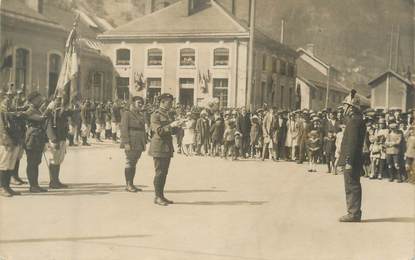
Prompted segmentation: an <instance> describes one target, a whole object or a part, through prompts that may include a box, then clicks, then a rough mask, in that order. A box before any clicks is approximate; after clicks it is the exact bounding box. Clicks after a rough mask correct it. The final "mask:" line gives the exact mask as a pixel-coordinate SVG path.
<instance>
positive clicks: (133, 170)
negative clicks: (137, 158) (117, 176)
mask: <svg viewBox="0 0 415 260" xmlns="http://www.w3.org/2000/svg"><path fill="white" fill-rule="evenodd" d="M136 171H137V168H136V167H133V168H131V186H133V187H134V189H136V190H137V191H143V190H142V189H140V188H137V187H136V186H134V178H135V173H136Z"/></svg>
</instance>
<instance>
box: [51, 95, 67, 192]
mask: <svg viewBox="0 0 415 260" xmlns="http://www.w3.org/2000/svg"><path fill="white" fill-rule="evenodd" d="M47 115H48V120H47V125H46V126H47V127H46V134H47V137H48V139H49V143H48V145H47V153H46V155H47V158H48V162H49V177H50V182H49V188H51V189H61V188H68V186H67V185H65V184H63V183H61V182H60V180H59V173H60V166H61V164H62V162H63V160H64V158H65V155H66V137H67V135H68V131H69V123H68V117H69V116H70V111H69V110H67V109H64V108H63V107H62V97H59V96H58V97H56V98H55V100H54V101H53V102H52V103H50V104H49V106H48V113H47Z"/></svg>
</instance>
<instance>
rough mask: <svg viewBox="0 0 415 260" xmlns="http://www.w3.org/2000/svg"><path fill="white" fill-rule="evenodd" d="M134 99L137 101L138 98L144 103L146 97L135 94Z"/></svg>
mask: <svg viewBox="0 0 415 260" xmlns="http://www.w3.org/2000/svg"><path fill="white" fill-rule="evenodd" d="M132 100H133V102H135V101H137V100H140V101H141V102H142V103H143V104H144V98H143V97H141V96H134V97H133V98H132Z"/></svg>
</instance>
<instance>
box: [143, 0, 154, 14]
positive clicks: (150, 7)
mask: <svg viewBox="0 0 415 260" xmlns="http://www.w3.org/2000/svg"><path fill="white" fill-rule="evenodd" d="M152 12H154V0H146V6H145V15H148V14H151V13H152Z"/></svg>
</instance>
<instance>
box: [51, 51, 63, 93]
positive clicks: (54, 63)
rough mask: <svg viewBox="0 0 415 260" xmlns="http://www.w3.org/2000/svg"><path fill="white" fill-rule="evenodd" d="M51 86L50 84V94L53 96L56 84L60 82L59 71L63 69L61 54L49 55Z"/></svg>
mask: <svg viewBox="0 0 415 260" xmlns="http://www.w3.org/2000/svg"><path fill="white" fill-rule="evenodd" d="M48 62H49V72H48V77H49V86H48V94H49V96H52V95H53V94H55V90H56V85H57V84H58V79H59V73H60V70H61V56H60V55H58V54H55V53H53V54H50V55H49V61H48Z"/></svg>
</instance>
